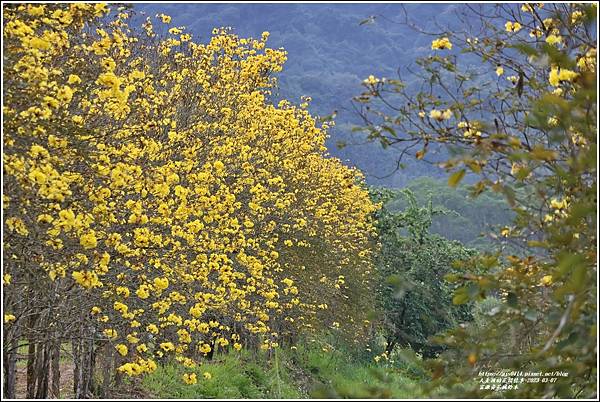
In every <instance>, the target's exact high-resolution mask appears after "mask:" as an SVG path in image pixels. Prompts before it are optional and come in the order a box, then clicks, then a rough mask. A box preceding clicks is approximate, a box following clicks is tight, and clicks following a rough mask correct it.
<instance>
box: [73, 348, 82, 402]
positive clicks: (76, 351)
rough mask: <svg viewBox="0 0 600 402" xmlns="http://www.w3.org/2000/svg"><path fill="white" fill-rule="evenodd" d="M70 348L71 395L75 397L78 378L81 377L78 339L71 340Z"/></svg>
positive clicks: (77, 390)
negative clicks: (71, 368)
mask: <svg viewBox="0 0 600 402" xmlns="http://www.w3.org/2000/svg"><path fill="white" fill-rule="evenodd" d="M71 350H72V354H73V395H75V398H77V395H79V394H80V392H79V382H80V381H79V378H80V377H81V374H80V373H79V371H80V367H81V364H80V361H79V339H73V340H72V342H71Z"/></svg>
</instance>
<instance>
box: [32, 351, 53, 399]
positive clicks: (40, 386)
mask: <svg viewBox="0 0 600 402" xmlns="http://www.w3.org/2000/svg"><path fill="white" fill-rule="evenodd" d="M49 375H50V347H49V345H48V344H47V343H45V344H44V345H43V346H42V345H40V346H39V347H38V356H37V358H36V368H35V376H36V378H37V389H36V393H35V398H36V399H46V398H48V378H49Z"/></svg>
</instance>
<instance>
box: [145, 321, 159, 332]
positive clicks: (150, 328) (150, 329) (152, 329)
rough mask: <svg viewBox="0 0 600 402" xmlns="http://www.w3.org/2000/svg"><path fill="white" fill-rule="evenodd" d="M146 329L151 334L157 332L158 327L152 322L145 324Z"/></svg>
mask: <svg viewBox="0 0 600 402" xmlns="http://www.w3.org/2000/svg"><path fill="white" fill-rule="evenodd" d="M146 331H148V332H150V333H151V334H154V335H156V334H158V327H157V326H156V325H154V324H148V325H147V326H146Z"/></svg>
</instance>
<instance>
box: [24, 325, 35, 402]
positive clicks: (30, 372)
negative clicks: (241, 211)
mask: <svg viewBox="0 0 600 402" xmlns="http://www.w3.org/2000/svg"><path fill="white" fill-rule="evenodd" d="M35 352H36V345H35V339H33V337H32V336H30V337H29V345H28V346H27V394H26V395H27V399H34V398H35V380H36V376H35V366H36V362H35V358H36V353H35Z"/></svg>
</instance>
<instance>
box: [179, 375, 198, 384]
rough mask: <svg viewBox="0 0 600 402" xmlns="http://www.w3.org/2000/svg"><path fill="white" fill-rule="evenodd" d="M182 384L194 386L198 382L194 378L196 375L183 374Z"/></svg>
mask: <svg viewBox="0 0 600 402" xmlns="http://www.w3.org/2000/svg"><path fill="white" fill-rule="evenodd" d="M182 378H183V382H184V383H186V384H188V385H192V384H196V383H197V382H198V379H197V378H196V373H191V374H188V373H185V374H184V375H183V376H182Z"/></svg>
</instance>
